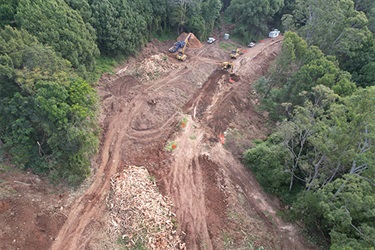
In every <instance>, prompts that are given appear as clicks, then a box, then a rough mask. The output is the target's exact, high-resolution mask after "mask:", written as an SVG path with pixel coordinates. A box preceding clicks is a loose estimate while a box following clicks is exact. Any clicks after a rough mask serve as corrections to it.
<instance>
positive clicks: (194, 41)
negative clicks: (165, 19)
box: [177, 32, 203, 49]
mask: <svg viewBox="0 0 375 250" xmlns="http://www.w3.org/2000/svg"><path fill="white" fill-rule="evenodd" d="M187 36H188V33H186V32H183V33H181V34H180V35H179V37H178V38H177V41H184V40H185V39H186V37H187ZM188 46H189V48H194V49H199V48H202V46H203V45H202V43H201V42H200V41H199V39H198V38H197V37H196V36H195V35H194V34H193V33H191V36H190V39H189V43H188Z"/></svg>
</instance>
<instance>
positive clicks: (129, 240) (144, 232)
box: [107, 166, 186, 249]
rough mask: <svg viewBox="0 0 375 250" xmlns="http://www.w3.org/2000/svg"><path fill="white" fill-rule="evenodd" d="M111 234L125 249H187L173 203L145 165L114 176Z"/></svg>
mask: <svg viewBox="0 0 375 250" xmlns="http://www.w3.org/2000/svg"><path fill="white" fill-rule="evenodd" d="M111 188H112V190H111V195H110V197H109V198H108V200H107V206H108V208H109V210H110V217H111V223H110V224H111V226H110V233H111V234H112V235H119V236H120V237H121V238H122V244H124V245H125V247H126V248H129V249H132V248H134V247H140V246H143V247H147V249H186V248H185V244H184V243H182V242H181V240H180V238H179V236H178V235H177V231H176V224H175V214H173V213H172V210H171V209H172V202H171V201H170V200H169V199H168V198H166V197H163V196H162V195H161V194H160V193H159V192H158V188H157V186H156V184H155V182H154V181H153V180H152V177H150V175H149V173H148V171H147V169H145V168H144V167H135V166H131V167H128V168H126V169H125V170H124V171H123V172H122V173H118V174H117V175H116V176H114V177H113V178H112V179H111Z"/></svg>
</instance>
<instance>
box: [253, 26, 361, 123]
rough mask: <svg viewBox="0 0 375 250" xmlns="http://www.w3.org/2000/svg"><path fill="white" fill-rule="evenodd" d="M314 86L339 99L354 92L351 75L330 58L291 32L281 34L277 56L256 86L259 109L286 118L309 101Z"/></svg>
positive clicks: (273, 116)
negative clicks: (328, 91)
mask: <svg viewBox="0 0 375 250" xmlns="http://www.w3.org/2000/svg"><path fill="white" fill-rule="evenodd" d="M317 85H324V86H327V87H329V88H332V89H333V90H334V91H335V93H336V94H339V95H341V96H347V95H350V94H351V93H353V92H354V91H355V84H354V83H353V82H352V81H351V75H350V74H349V73H347V72H343V71H341V70H340V68H339V67H338V63H337V62H336V60H335V59H334V58H332V57H327V56H324V54H323V53H322V52H321V51H320V50H319V49H318V48H317V47H314V46H312V47H308V46H307V43H306V42H305V41H304V40H303V39H302V38H300V37H299V36H298V35H297V34H295V33H293V32H287V33H286V34H285V38H284V43H283V47H282V51H281V54H280V56H279V57H278V59H277V61H276V63H275V65H274V66H273V68H272V69H271V70H270V72H269V75H268V76H267V77H266V78H262V79H261V80H260V81H258V82H257V83H256V89H257V91H258V93H260V94H261V96H262V98H263V100H262V106H263V108H265V109H266V110H267V111H269V112H270V115H271V117H272V118H274V119H277V118H279V117H280V116H283V115H287V116H290V115H291V112H292V110H293V109H294V107H295V106H296V105H303V103H304V102H305V101H306V100H312V96H311V95H310V91H311V90H312V88H313V87H315V86H317Z"/></svg>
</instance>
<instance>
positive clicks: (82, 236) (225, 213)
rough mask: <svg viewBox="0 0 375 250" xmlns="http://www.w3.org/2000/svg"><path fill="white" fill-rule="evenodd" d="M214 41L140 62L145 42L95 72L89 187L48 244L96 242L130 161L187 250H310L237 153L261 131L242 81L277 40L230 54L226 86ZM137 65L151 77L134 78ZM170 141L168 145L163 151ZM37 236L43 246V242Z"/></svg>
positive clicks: (262, 65) (262, 63) (247, 83)
mask: <svg viewBox="0 0 375 250" xmlns="http://www.w3.org/2000/svg"><path fill="white" fill-rule="evenodd" d="M218 40H219V39H218ZM218 42H219V41H217V43H215V44H212V45H208V44H205V45H204V46H203V47H202V48H200V49H194V48H189V49H187V51H186V54H187V56H188V59H187V60H186V61H185V62H178V61H177V60H176V59H175V58H174V57H170V56H165V55H161V56H160V58H165V60H164V59H163V60H161V61H152V60H151V61H150V60H149V58H150V56H152V55H155V54H158V53H160V50H159V49H160V46H158V45H152V44H151V45H149V46H148V47H146V49H145V50H144V51H143V53H142V54H141V56H140V57H138V58H137V59H131V60H130V61H129V62H128V63H127V64H126V65H124V66H123V67H122V68H119V69H118V74H116V75H114V76H103V77H102V79H101V81H100V82H99V87H98V91H99V95H100V96H101V101H102V116H101V119H100V121H101V126H102V128H103V135H102V140H101V147H100V153H99V156H98V160H97V161H96V165H97V167H96V168H95V169H94V171H93V172H94V173H93V174H94V175H93V178H92V184H91V185H90V187H88V188H87V189H86V190H85V192H84V194H83V195H82V196H80V197H78V198H77V199H76V200H75V201H74V202H73V203H72V205H71V206H70V210H69V213H68V212H66V213H64V214H65V215H66V216H67V217H66V218H65V216H64V219H61V221H60V222H59V223H64V224H63V226H62V228H61V229H60V231H59V233H58V234H57V236H56V239H55V240H54V241H53V244H52V246H51V249H59V250H60V249H69V250H70V249H98V248H97V247H95V244H94V243H95V242H98V241H101V238H100V237H102V234H101V233H100V232H103V230H104V231H105V226H106V225H107V222H106V221H105V220H106V218H108V216H106V214H107V208H106V199H107V198H108V193H109V192H110V178H111V177H112V176H113V175H114V174H115V173H116V172H118V171H119V170H121V169H122V168H125V167H127V166H131V165H136V166H145V167H146V168H147V169H148V170H149V172H150V173H151V174H152V175H153V176H154V177H155V178H156V180H157V184H158V187H159V190H160V191H161V192H162V194H163V195H165V196H170V197H171V199H172V201H173V203H174V212H175V213H176V216H177V223H178V233H179V235H180V236H181V238H182V240H183V241H184V242H185V243H186V246H187V249H251V248H252V247H260V246H263V247H265V249H316V248H315V247H314V246H311V245H310V244H309V243H307V242H306V241H305V240H304V239H303V238H302V237H301V236H300V234H299V231H300V229H299V228H297V227H296V226H294V225H290V224H287V223H285V222H283V221H282V220H281V219H280V218H278V216H277V215H276V211H278V210H279V209H280V207H279V204H278V202H277V201H275V200H273V199H271V198H270V197H269V196H268V195H266V194H264V193H263V191H262V190H261V188H260V186H259V185H258V183H257V181H256V180H255V178H254V177H253V175H252V174H251V173H250V172H249V171H248V170H247V169H246V168H245V167H244V166H243V165H242V164H241V163H240V161H239V159H238V156H240V153H239V152H243V150H244V149H246V148H247V147H249V146H250V145H251V140H253V139H264V138H265V137H266V134H267V130H266V129H265V127H264V124H265V122H266V120H265V118H264V117H263V116H262V115H261V114H259V113H258V112H257V111H256V110H255V108H256V104H257V100H256V95H254V92H252V83H253V82H254V81H255V80H256V79H258V78H259V77H260V76H261V75H263V74H264V73H265V72H266V71H267V69H268V68H269V66H270V65H271V63H272V62H273V60H274V59H275V57H276V56H277V54H278V53H279V51H280V49H281V45H282V37H280V38H278V39H275V40H270V39H265V40H264V42H263V43H261V44H257V45H256V46H255V47H254V48H252V49H248V50H247V52H246V53H244V54H243V55H241V57H240V58H239V59H237V60H236V61H234V65H235V66H234V73H235V76H236V80H237V81H236V82H234V83H230V81H229V78H230V76H229V74H228V73H227V72H224V71H222V70H221V68H220V64H221V62H222V61H228V58H229V55H228V52H227V51H223V50H222V49H220V47H219V43H218ZM163 46H164V47H163V48H165V50H167V48H168V45H163ZM158 55H160V54H158ZM141 66H142V67H143V68H142V70H144V71H142V72H152V70H153V74H151V75H150V76H149V77H148V78H145V77H143V76H142V75H140V73H139V72H140V71H139V68H137V67H141ZM151 66H152V67H151ZM147 67H149V68H147ZM158 67H159V68H158ZM168 67H169V68H168ZM161 69H162V70H161ZM168 69H169V70H168ZM145 74H147V75H148V73H145ZM131 75H132V76H131ZM145 79H148V80H145ZM182 120H184V121H185V120H187V123H186V126H185V127H184V128H181V127H180V126H179V125H180V124H181V121H182ZM221 134H224V135H226V136H225V140H226V143H225V144H224V145H223V144H222V143H221V142H220V140H219V136H220V135H221ZM171 141H174V142H175V144H176V145H177V147H176V148H175V149H174V150H173V151H172V152H167V151H166V150H165V147H166V145H167V144H168V143H169V142H171ZM4 204H5V203H4ZM4 204H3V203H1V204H0V205H2V207H7V206H8V207H9V206H11V205H12V204H10V205H7V204H5V205H4ZM8 210H9V208H8ZM8 210H7V211H8ZM37 224H38V223H37ZM39 225H40V223H39ZM58 225H60V224H58ZM51 232H52V233H53V232H54V231H53V230H51ZM103 240H104V239H103ZM45 243H46V245H45V246H46V247H45V248H49V246H50V241H45ZM21 248H23V249H25V247H21ZM14 249H16V248H14ZM27 249H33V248H27ZM34 249H37V248H34Z"/></svg>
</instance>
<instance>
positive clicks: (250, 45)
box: [247, 42, 256, 48]
mask: <svg viewBox="0 0 375 250" xmlns="http://www.w3.org/2000/svg"><path fill="white" fill-rule="evenodd" d="M255 44H256V43H254V42H250V43H249V44H248V45H247V47H249V48H252V47H254V46H255Z"/></svg>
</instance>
